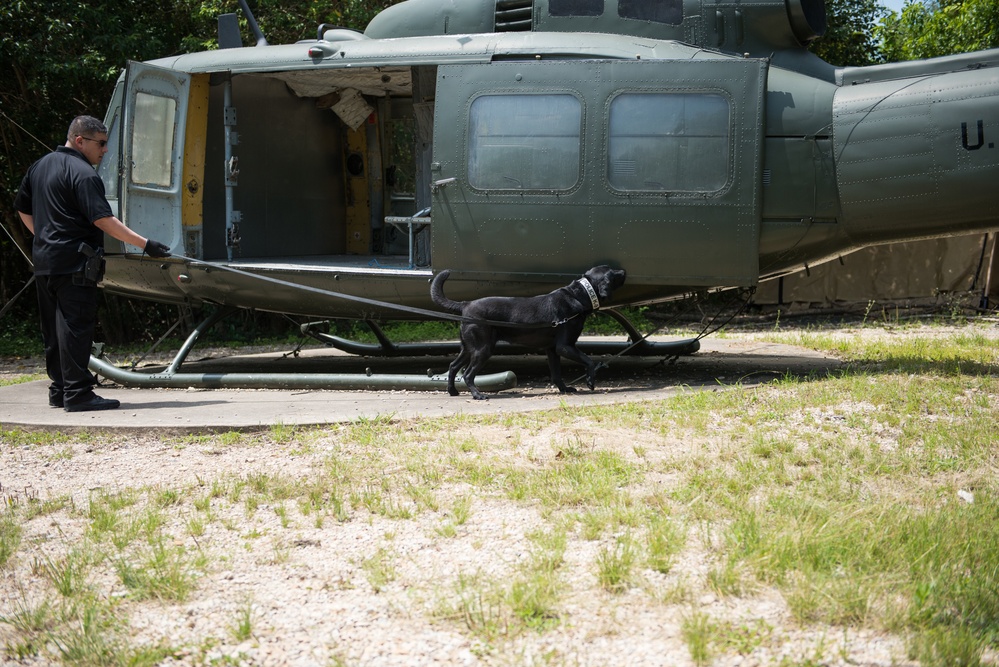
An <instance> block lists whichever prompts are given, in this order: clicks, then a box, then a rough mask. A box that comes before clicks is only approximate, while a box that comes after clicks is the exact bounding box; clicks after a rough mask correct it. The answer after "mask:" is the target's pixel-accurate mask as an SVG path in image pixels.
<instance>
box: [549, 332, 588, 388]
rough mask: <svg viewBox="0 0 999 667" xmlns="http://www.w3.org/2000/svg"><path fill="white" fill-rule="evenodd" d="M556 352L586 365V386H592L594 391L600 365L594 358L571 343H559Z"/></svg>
mask: <svg viewBox="0 0 999 667" xmlns="http://www.w3.org/2000/svg"><path fill="white" fill-rule="evenodd" d="M555 352H556V353H557V355H558V356H563V357H565V358H566V359H569V360H570V361H575V362H576V363H578V364H582V365H583V366H585V367H586V386H587V387H589V388H590V391H592V390H593V387H594V386H596V381H597V369H598V368H599V366H597V364H595V363H593V360H592V359H590V358H589V357H588V356H586V355H585V354H583V353H582V352H581V351H580V350H579V348H577V347H576V346H575V345H569V344H567V343H563V344H560V345H557V346H556V347H555ZM549 363H551V362H550V361H549Z"/></svg>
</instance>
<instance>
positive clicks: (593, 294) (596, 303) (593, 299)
mask: <svg viewBox="0 0 999 667" xmlns="http://www.w3.org/2000/svg"><path fill="white" fill-rule="evenodd" d="M579 284H580V285H582V286H583V289H584V290H586V294H587V296H589V297H590V303H591V304H592V305H593V310H600V299H598V298H597V291H596V290H595V289H593V285H591V284H590V281H589V280H587V279H586V278H580V279H579Z"/></svg>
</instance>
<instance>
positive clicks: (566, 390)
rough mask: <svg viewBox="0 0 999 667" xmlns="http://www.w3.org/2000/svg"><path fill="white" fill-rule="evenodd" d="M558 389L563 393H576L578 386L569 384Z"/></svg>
mask: <svg viewBox="0 0 999 667" xmlns="http://www.w3.org/2000/svg"><path fill="white" fill-rule="evenodd" d="M558 390H559V393H562V394H575V393H576V388H575V387H569V386H565V387H559V388H558Z"/></svg>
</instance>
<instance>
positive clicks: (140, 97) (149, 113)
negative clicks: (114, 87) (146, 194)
mask: <svg viewBox="0 0 999 667" xmlns="http://www.w3.org/2000/svg"><path fill="white" fill-rule="evenodd" d="M176 115H177V100H175V99H173V98H170V97H161V96H159V95H150V94H149V93H142V92H140V93H136V95H135V123H134V127H133V128H132V161H133V167H132V182H133V183H135V184H136V185H151V186H159V187H164V188H167V187H170V185H171V183H172V176H173V173H172V172H173V169H172V165H173V138H174V137H173V135H174V125H175V123H174V120H175V117H176Z"/></svg>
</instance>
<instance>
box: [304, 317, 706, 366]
mask: <svg viewBox="0 0 999 667" xmlns="http://www.w3.org/2000/svg"><path fill="white" fill-rule="evenodd" d="M601 312H605V313H607V314H608V315H610V316H611V317H612V318H614V320H615V321H617V322H618V324H620V325H621V327H622V328H623V329H624V330H625V331H626V332H627V333H628V337H629V338H630V341H628V342H620V341H587V340H581V341H579V342H578V343H577V344H576V347H578V348H579V349H580V350H581V351H582V352H583V353H585V354H594V355H602V354H606V355H614V356H617V355H620V356H635V357H680V356H687V355H690V354H694V353H695V352H697V351H698V350H699V349H700V348H701V343H700V341H699V340H698V339H697V338H686V339H683V340H677V341H649V340H648V339H647V338H645V337H644V336H642V335H641V334H640V333H639V332H638V330H636V329H635V327H634V326H633V325H632V324H631V322H630V321H629V320H628V319H627V318H626V317H624V316H623V315H621V314H620V313H618V312H617V311H616V310H610V309H608V310H605V311H601ZM364 323H365V324H367V325H368V328H370V329H371V333H372V334H374V336H375V338H376V339H377V341H378V342H377V343H359V342H357V341H353V340H350V339H347V338H343V337H341V336H335V335H333V334H328V333H324V332H322V331H317V330H316V328H317V327H318V326H319V325H322V324H325V322H306V323H305V324H303V325H302V326H301V332H302V334H303V335H305V336H309V337H311V338H315V339H316V340H318V341H319V342H321V343H323V344H325V345H329V346H330V347H333V348H336V349H338V350H340V351H342V352H347V353H348V354H356V355H358V356H362V357H419V356H428V357H431V356H440V357H448V356H455V355H456V354H458V352H459V351H460V349H461V343H459V342H457V341H443V342H430V343H393V342H392V341H391V340H389V338H388V336H386V335H385V332H384V331H383V330H382V328H381V327H380V326H378V323H377V322H373V321H371V320H365V321H364ZM530 352H532V350H528V349H526V348H523V347H520V346H517V345H511V344H509V343H506V342H503V341H500V342H499V343H498V344H497V345H496V350H495V351H494V352H493V354H494V355H499V354H507V355H514V354H526V353H530Z"/></svg>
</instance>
